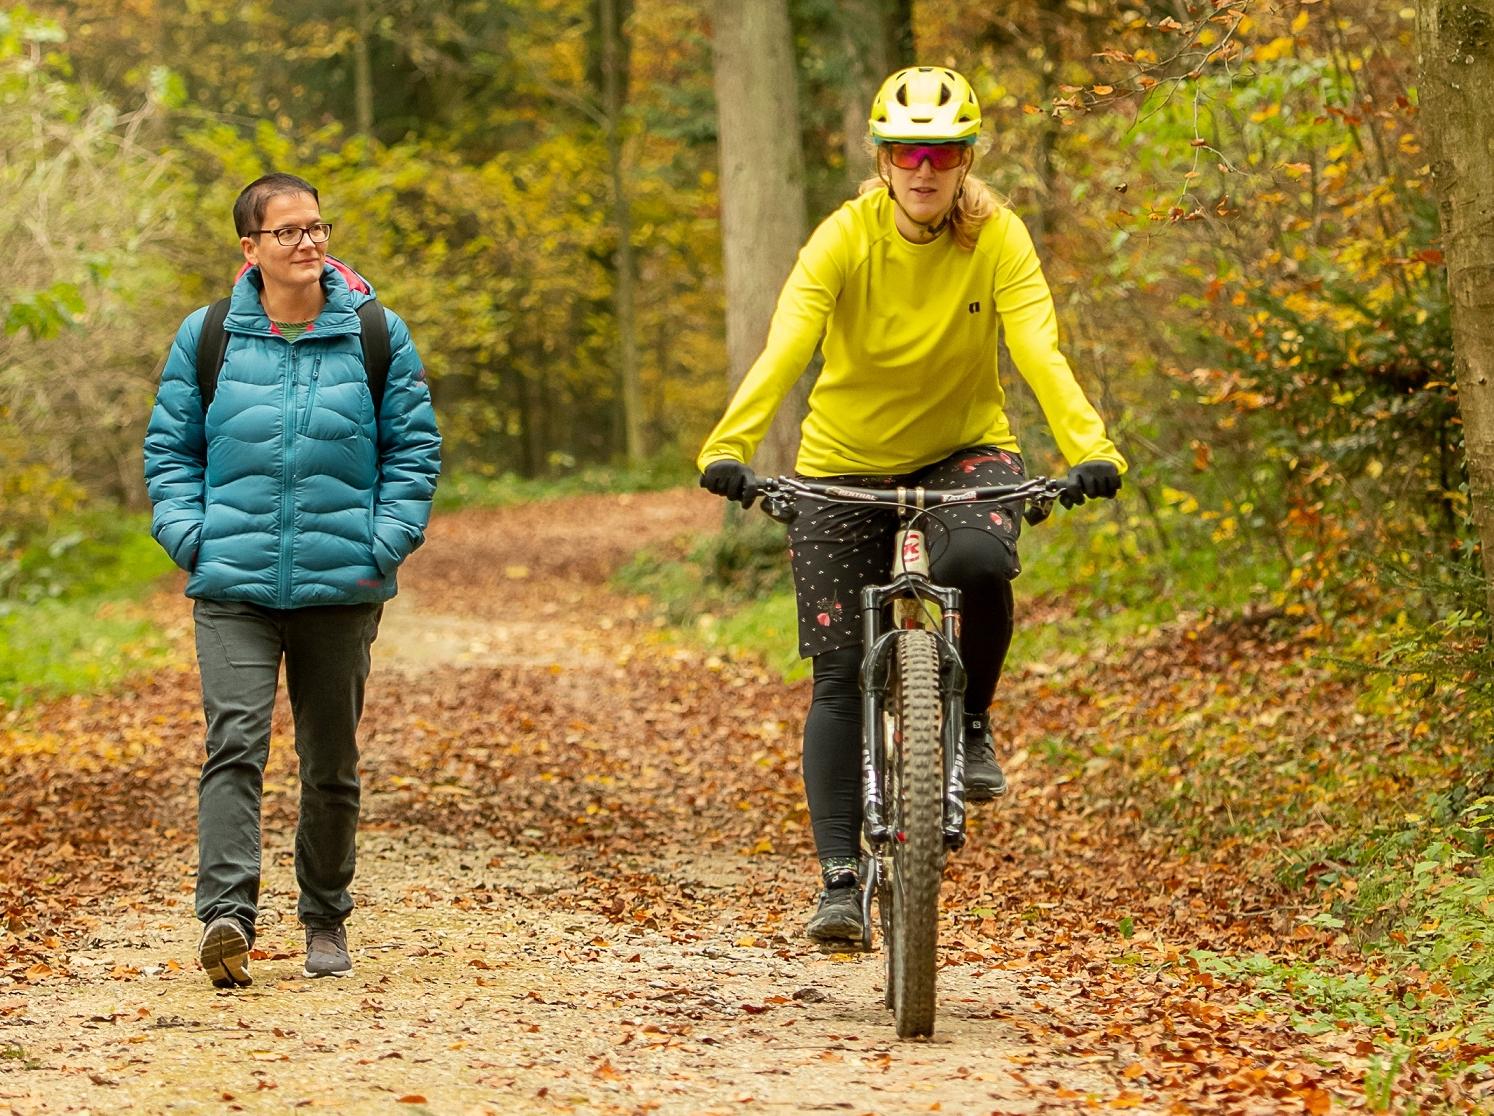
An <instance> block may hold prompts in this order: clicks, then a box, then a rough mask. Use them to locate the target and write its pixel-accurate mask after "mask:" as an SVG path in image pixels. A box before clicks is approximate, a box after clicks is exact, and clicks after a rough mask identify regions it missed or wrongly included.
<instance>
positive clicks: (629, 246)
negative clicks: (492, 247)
mask: <svg viewBox="0 0 1494 1116" xmlns="http://www.w3.org/2000/svg"><path fill="white" fill-rule="evenodd" d="M630 7H631V3H630V2H629V0H598V9H597V14H598V17H599V23H600V27H599V28H598V30H599V31H600V33H601V44H600V45H601V62H602V75H601V76H602V116H603V118H604V120H605V123H604V124H603V128H602V131H603V133H604V139H605V142H606V146H607V169H608V172H609V174H610V175H611V179H612V224H613V229H614V232H615V233H616V235H617V249H616V251H615V252H614V253H613V264H614V266H613V271H614V273H615V274H614V281H613V313H614V317H615V318H616V322H617V367H618V380H619V384H618V387H619V392H618V395H619V398H620V399H621V400H622V420H623V451H624V453H625V454H626V456H627V459H628V464H630V465H636V464H638V463H639V462H640V461H642V460H643V458H644V456H645V454H646V453H647V450H646V448H645V446H644V438H643V398H642V391H641V390H640V388H639V373H638V338H637V332H638V315H637V313H636V312H635V309H634V290H635V288H636V285H637V281H636V274H637V265H636V264H635V263H634V260H633V213H632V207H631V206H630V204H629V200H628V186H627V176H626V175H625V174H624V168H623V128H622V124H623V110H624V108H625V107H626V105H627V86H628V72H627V59H628V52H627V50H626V49H625V47H624V36H625V32H624V31H623V22H624V20H625V19H626V18H627V14H628V13H627V9H628V8H630Z"/></svg>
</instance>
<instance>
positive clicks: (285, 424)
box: [275, 341, 296, 608]
mask: <svg viewBox="0 0 1494 1116" xmlns="http://www.w3.org/2000/svg"><path fill="white" fill-rule="evenodd" d="M286 348H287V350H288V352H287V354H286V356H287V358H288V361H289V364H290V367H289V368H288V369H287V373H288V374H287V375H285V376H282V377H281V383H282V386H281V389H280V415H281V419H280V429H281V430H282V431H286V432H289V431H292V430H294V428H295V399H296V347H295V345H293V344H291V343H290V342H289V341H287V342H286ZM295 445H296V440H295V438H292V437H286V436H285V435H284V434H282V436H281V439H280V569H279V571H278V575H279V576H278V580H279V584H278V585H276V587H275V598H276V601H277V602H278V604H279V607H281V608H289V607H290V564H291V526H292V523H293V521H294V518H295V517H294V515H293V511H294V506H295V490H294V487H293V484H292V479H293V478H294V476H295V471H294V469H293V468H292V458H293V456H294V453H295Z"/></svg>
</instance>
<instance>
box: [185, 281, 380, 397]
mask: <svg viewBox="0 0 1494 1116" xmlns="http://www.w3.org/2000/svg"><path fill="white" fill-rule="evenodd" d="M228 303H229V300H228V299H226V298H220V299H219V300H218V301H217V302H215V303H213V304H212V305H211V306H209V307H208V312H207V317H205V318H203V319H202V332H201V333H199V334H198V335H197V390H198V391H199V392H201V393H202V413H203V414H207V409H208V404H209V403H211V402H212V401H213V393H214V392H216V391H217V390H218V372H219V370H220V369H222V367H223V358H224V356H226V355H227V353H228V332H227V330H225V329H224V328H223V322H224V320H225V319H226V318H227V317H228ZM385 347H386V348H387V347H388V342H387V341H386V342H385Z"/></svg>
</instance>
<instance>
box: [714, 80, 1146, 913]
mask: <svg viewBox="0 0 1494 1116" xmlns="http://www.w3.org/2000/svg"><path fill="white" fill-rule="evenodd" d="M870 126H871V141H872V143H873V145H874V146H875V151H876V159H877V178H875V179H870V180H868V181H867V182H865V183H863V184H862V188H861V193H860V195H859V196H858V197H857V198H855V199H854V200H852V201H849V202H847V203H845V204H844V205H842V206H841V207H840V208H839V209H838V210H836V211H835V212H834V213H832V214H831V215H830V216H829V217H828V218H827V219H826V220H825V221H824V223H822V224H821V225H820V226H819V228H817V229H816V230H815V231H814V233H813V235H812V236H811V237H810V238H809V242H808V243H807V244H805V246H804V248H803V249H802V250H801V251H800V253H799V258H798V262H797V263H796V264H795V266H794V269H793V272H792V273H791V274H790V275H789V278H788V281H787V282H786V283H785V284H784V287H783V291H782V293H781V294H780V296H779V299H778V306H777V309H776V310H775V312H774V314H773V321H772V325H771V327H770V329H769V332H768V341H767V345H766V347H765V348H764V350H763V352H762V355H761V356H759V357H758V359H757V361H756V362H755V363H754V364H753V366H752V368H751V369H750V370H749V371H748V373H747V376H746V377H745V378H744V379H743V381H742V384H741V386H740V387H739V388H738V389H737V392H736V395H735V397H734V398H733V399H732V401H731V403H730V405H729V406H728V407H727V409H726V413H725V415H723V416H722V418H721V421H720V422H719V423H717V425H716V428H715V430H713V431H712V432H711V434H710V437H709V438H707V440H706V443H705V447H704V448H703V449H702V450H701V451H700V456H699V458H698V465H699V467H700V469H701V472H702V475H701V480H700V483H701V485H702V486H703V487H705V488H707V489H709V490H710V491H711V492H713V493H715V494H717V495H719V496H724V497H726V498H728V499H731V500H737V501H739V502H740V503H741V504H742V505H743V506H744V507H750V506H751V505H752V502H753V500H754V499H755V498H756V489H755V485H754V482H755V479H756V478H755V477H754V475H753V473H752V471H751V470H750V469H749V468H748V467H747V465H746V464H745V463H746V462H747V461H748V460H749V459H750V458H751V456H752V454H753V452H754V451H755V450H756V448H757V446H758V444H759V442H760V441H761V440H762V438H763V436H764V434H765V433H766V431H767V429H768V427H769V425H770V424H771V423H772V420H773V417H774V414H775V412H776V411H777V410H778V407H779V405H780V404H781V403H782V401H783V399H784V396H785V395H786V394H787V393H788V390H789V388H790V387H791V386H792V385H793V383H794V381H795V380H797V379H798V378H799V376H800V375H802V374H803V372H804V369H805V367H806V366H807V365H808V363H809V361H810V358H811V357H812V356H813V355H814V350H815V346H816V344H818V343H820V341H821V337H822V336H823V352H824V367H823V369H822V370H821V372H820V375H819V378H818V379H817V380H816V381H815V385H814V388H813V390H812V391H811V393H810V397H809V415H808V417H807V418H806V419H805V420H804V424H803V432H802V439H801V442H800V446H799V455H798V461H797V469H798V471H799V473H800V474H801V475H805V476H810V477H818V478H827V477H829V478H837V479H839V480H842V481H843V482H844V483H847V484H857V485H870V486H885V487H892V486H896V485H910V486H911V485H922V486H925V487H930V488H940V487H943V488H968V487H973V486H977V485H998V484H1008V483H1011V482H1014V481H1017V480H1020V479H1021V478H1022V476H1023V467H1022V458H1021V456H1020V453H1019V450H1018V446H1017V441H1016V439H1015V438H1014V437H1013V436H1012V431H1011V426H1010V424H1009V422H1008V420H1007V416H1006V413H1005V411H1004V410H1003V403H1004V401H1005V396H1004V394H1003V392H1002V388H1001V384H1000V382H999V380H998V378H997V374H996V345H997V337H998V334H999V333H1000V331H1001V329H1002V328H1004V329H1005V333H1006V344H1007V348H1008V350H1009V351H1010V353H1011V356H1012V359H1013V361H1014V362H1015V364H1016V366H1017V369H1018V371H1019V372H1020V373H1021V374H1022V376H1023V378H1024V379H1025V380H1026V381H1027V383H1028V384H1029V385H1030V386H1031V387H1032V389H1033V392H1034V394H1035V395H1036V396H1037V399H1038V402H1039V403H1040V404H1041V406H1042V409H1043V414H1044V416H1045V417H1046V418H1047V420H1048V425H1049V426H1050V427H1051V428H1052V431H1053V434H1054V437H1055V440H1056V441H1057V443H1058V446H1059V449H1060V450H1061V451H1062V452H1063V454H1064V456H1065V458H1067V459H1068V461H1069V462H1070V463H1071V465H1072V472H1071V474H1070V476H1071V477H1072V478H1073V480H1074V481H1075V482H1076V486H1077V488H1078V489H1079V491H1080V492H1082V494H1083V496H1080V497H1077V499H1079V500H1080V501H1081V502H1082V499H1083V497H1086V496H1087V497H1113V496H1114V495H1115V494H1116V493H1117V492H1118V491H1119V490H1120V485H1121V481H1120V475H1121V473H1122V472H1124V470H1125V468H1126V463H1125V459H1124V458H1123V457H1122V456H1121V455H1120V453H1119V452H1117V450H1116V448H1115V445H1114V444H1113V443H1112V442H1111V441H1110V439H1109V438H1108V437H1107V436H1106V434H1105V427H1104V423H1103V422H1102V421H1101V420H1100V417H1099V415H1098V414H1097V413H1096V412H1095V409H1094V408H1093V407H1092V406H1091V405H1090V403H1089V401H1088V400H1087V399H1086V398H1085V396H1084V393H1083V391H1082V390H1081V389H1080V387H1079V385H1078V384H1077V383H1076V382H1075V380H1074V375H1073V372H1072V371H1071V369H1070V368H1069V365H1068V362H1067V361H1066V360H1065V359H1064V356H1063V354H1062V353H1061V352H1060V351H1059V348H1058V327H1057V320H1056V316H1055V313H1054V309H1053V298H1052V295H1051V294H1050V293H1049V290H1048V285H1047V282H1046V280H1045V279H1044V278H1043V273H1042V269H1041V267H1040V266H1039V264H1038V259H1037V255H1036V253H1035V252H1034V250H1033V245H1032V238H1031V237H1030V236H1029V235H1028V232H1027V229H1026V228H1025V227H1024V226H1023V224H1022V222H1021V220H1020V219H1019V218H1018V217H1017V216H1016V214H1015V213H1013V212H1012V211H1011V210H1010V209H1007V208H1006V207H1005V206H1004V205H1003V204H1002V203H1001V202H1000V201H999V200H998V199H997V197H996V196H995V195H994V194H993V192H992V191H991V189H990V188H989V187H988V186H986V184H985V183H983V182H981V181H980V180H979V179H977V178H974V177H972V176H971V174H970V169H971V165H972V163H973V162H974V155H975V144H976V141H977V139H978V138H979V135H980V128H981V115H980V105H979V103H978V101H977V100H976V97H975V93H974V91H973V90H972V89H971V88H970V85H969V83H968V82H967V81H966V80H965V79H964V78H963V77H961V76H960V75H959V74H957V73H955V72H954V71H953V70H947V69H943V68H939V67H931V66H919V67H913V68H910V69H905V70H899V71H898V72H897V73H895V74H893V75H892V76H891V77H889V78H888V79H887V80H886V82H884V83H883V85H882V88H881V90H880V91H879V92H878V93H877V96H876V99H875V101H873V103H872V110H871V120H870ZM1018 510H1019V511H1020V509H1018ZM1019 519H1020V517H1019V515H1016V514H1012V511H1011V509H1010V508H1008V507H1007V506H1005V505H998V506H996V507H995V510H992V505H989V504H988V505H983V506H981V507H975V506H959V505H957V506H955V507H954V508H951V509H949V510H947V511H941V512H940V514H939V516H938V523H936V524H933V525H931V526H930V528H929V552H930V557H931V560H932V570H933V575H934V577H935V579H936V580H937V581H939V582H941V583H942V584H945V585H951V586H954V587H956V588H959V589H960V590H962V592H963V596H964V608H963V627H962V637H963V638H962V643H963V657H964V661H965V666H966V670H967V673H968V683H967V688H966V691H965V733H964V745H965V779H966V788H967V792H968V796H969V798H970V799H972V800H986V799H991V798H996V797H998V796H1000V795H1002V794H1004V793H1006V778H1005V776H1004V775H1003V774H1002V772H1001V769H1000V767H999V766H998V765H997V763H996V757H995V747H994V739H993V737H992V734H991V731H990V728H989V727H988V724H987V720H986V714H987V711H988V710H989V708H990V705H991V699H992V696H993V695H994V693H995V689H996V682H997V679H998V677H999V676H1000V673H1001V666H1002V662H1003V660H1004V659H1005V657H1006V652H1007V648H1008V646H1009V645H1010V643H1011V636H1012V614H1013V611H1012V610H1013V604H1012V591H1011V579H1012V578H1014V577H1015V576H1016V575H1017V573H1018V572H1019V570H1020V566H1019V563H1018V560H1017V536H1018V530H1019ZM896 528H897V521H896V515H895V513H894V512H892V511H891V510H890V509H883V508H872V507H864V506H845V505H841V504H821V503H816V502H806V503H805V504H804V505H803V506H802V507H801V509H800V513H799V516H798V518H797V519H796V520H795V521H794V523H793V524H792V525H791V526H790V528H789V557H790V561H791V564H792V567H793V574H794V584H795V590H796V595H797V598H798V613H799V653H800V655H802V656H804V657H806V658H810V657H812V658H813V661H814V690H813V697H812V699H811V704H810V709H809V715H808V718H807V720H806V722H805V725H804V784H805V790H806V793H807V796H808V799H809V814H810V820H811V824H812V826H813V829H814V839H815V846H816V849H817V851H818V853H819V859H820V870H821V876H822V879H823V884H824V890H823V891H822V892H821V894H820V897H819V904H818V907H817V909H816V910H815V912H814V914H813V915H812V917H811V918H810V919H809V924H808V926H807V928H806V932H807V933H808V935H809V936H810V937H811V938H814V939H816V940H818V941H826V942H839V941H858V940H860V938H861V935H862V913H861V886H860V881H859V879H858V878H857V863H858V850H859V836H858V834H859V830H860V826H861V701H860V685H859V680H858V668H859V666H860V661H861V655H862V647H861V626H860V617H859V615H858V598H859V592H860V590H861V587H862V586H863V585H867V584H872V583H882V582H885V581H886V580H888V577H889V575H890V564H891V544H892V536H893V533H894V532H895V531H896Z"/></svg>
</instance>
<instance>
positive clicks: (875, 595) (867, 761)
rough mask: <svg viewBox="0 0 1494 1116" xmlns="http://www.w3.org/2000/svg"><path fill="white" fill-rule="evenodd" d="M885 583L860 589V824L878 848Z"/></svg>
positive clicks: (883, 839)
mask: <svg viewBox="0 0 1494 1116" xmlns="http://www.w3.org/2000/svg"><path fill="white" fill-rule="evenodd" d="M888 588H890V587H887V586H876V585H868V586H866V587H864V588H863V589H862V590H861V646H862V647H863V648H865V654H864V656H863V657H862V660H861V827H862V832H863V833H864V834H865V835H866V841H867V844H869V845H870V846H871V847H872V849H874V850H877V849H881V848H882V846H884V845H885V844H886V843H887V839H888V837H889V836H890V834H889V832H888V830H887V815H886V812H885V802H886V798H885V793H886V787H885V785H884V783H883V779H882V775H883V773H884V772H885V771H886V770H887V741H886V740H885V738H884V735H883V726H882V713H883V710H884V708H885V705H886V701H885V695H886V693H887V674H888V662H889V658H890V654H891V647H892V639H893V637H894V636H895V635H896V634H897V633H896V632H895V631H894V632H883V631H882V606H883V604H884V602H885V601H886V599H887V589H888Z"/></svg>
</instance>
